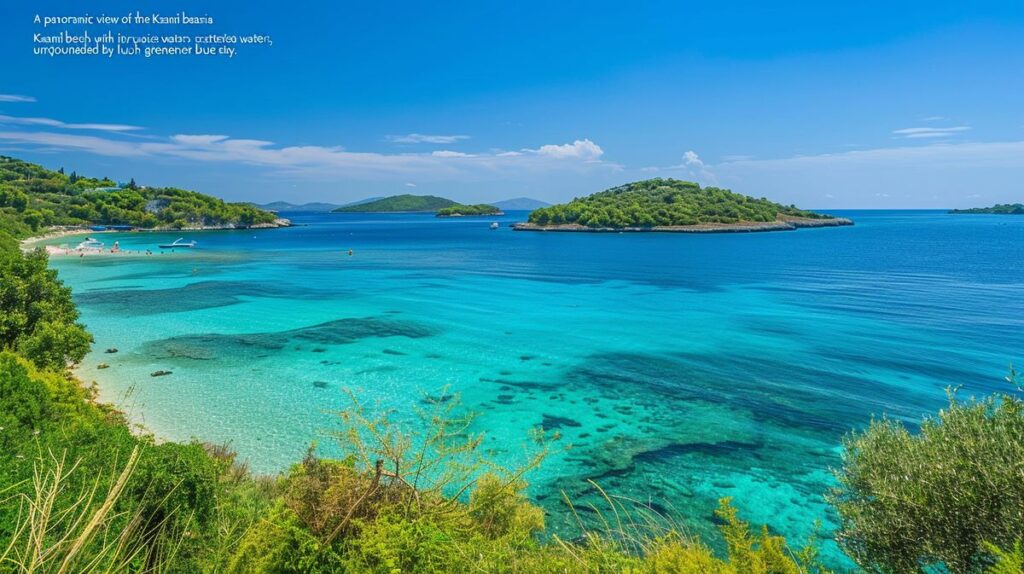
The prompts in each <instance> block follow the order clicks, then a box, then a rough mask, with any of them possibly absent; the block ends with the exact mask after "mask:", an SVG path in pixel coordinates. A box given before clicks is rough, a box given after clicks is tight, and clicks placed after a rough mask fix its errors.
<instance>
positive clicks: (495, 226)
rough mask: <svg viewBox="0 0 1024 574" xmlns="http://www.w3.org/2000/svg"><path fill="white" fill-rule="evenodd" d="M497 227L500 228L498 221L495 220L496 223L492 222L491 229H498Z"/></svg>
mask: <svg viewBox="0 0 1024 574" xmlns="http://www.w3.org/2000/svg"><path fill="white" fill-rule="evenodd" d="M497 228H498V222H497V221H495V222H494V223H492V224H491V229H497Z"/></svg>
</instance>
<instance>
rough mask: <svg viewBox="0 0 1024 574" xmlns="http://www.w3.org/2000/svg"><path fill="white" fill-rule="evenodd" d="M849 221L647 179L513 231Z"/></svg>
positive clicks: (781, 227)
mask: <svg viewBox="0 0 1024 574" xmlns="http://www.w3.org/2000/svg"><path fill="white" fill-rule="evenodd" d="M843 225H853V221H851V220H849V219H845V218H841V217H833V216H831V215H824V214H820V213H815V212H813V211H806V210H803V209H798V208H797V207H795V206H793V205H790V206H785V205H780V204H778V203H775V202H772V201H769V200H767V199H765V198H760V199H757V198H753V197H748V196H746V195H741V194H738V193H733V192H732V191H729V190H728V189H721V188H718V187H704V188H702V187H701V186H700V185H698V184H696V183H692V182H689V181H680V180H676V179H660V178H658V179H648V180H644V181H637V182H634V183H629V184H626V185H622V186H619V187H614V188H612V189H609V190H606V191H602V192H600V193H595V194H592V195H588V196H586V197H582V198H576V199H573V200H572V201H570V202H569V203H564V204H560V205H552V206H551V207H543V208H540V209H537V210H534V211H533V212H531V213H530V217H529V221H528V222H526V223H516V224H515V225H513V228H514V229H515V230H517V231H586V232H602V231H604V232H622V231H665V232H677V233H727V232H752V231H787V230H793V229H798V228H805V227H837V226H843Z"/></svg>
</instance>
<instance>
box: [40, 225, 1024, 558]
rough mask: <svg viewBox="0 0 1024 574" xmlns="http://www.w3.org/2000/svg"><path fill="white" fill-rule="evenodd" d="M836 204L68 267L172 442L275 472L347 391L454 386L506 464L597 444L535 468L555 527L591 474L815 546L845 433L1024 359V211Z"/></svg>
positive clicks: (450, 228) (260, 239) (925, 409)
mask: <svg viewBox="0 0 1024 574" xmlns="http://www.w3.org/2000/svg"><path fill="white" fill-rule="evenodd" d="M834 213H836V214H837V215H842V216H846V217H850V218H852V219H854V220H855V221H856V225H855V226H853V227H844V228H836V229H809V230H800V231H794V232H775V233H754V234H715V235H673V234H573V233H528V232H513V231H512V230H511V229H509V228H507V227H506V226H504V223H507V222H509V221H515V220H521V219H523V218H524V217H525V213H512V214H509V215H508V216H505V217H504V218H496V219H497V220H499V221H503V226H502V228H500V229H498V230H494V231H492V230H490V229H488V223H489V222H490V221H492V219H491V218H484V219H477V218H466V219H436V218H434V217H432V216H429V215H378V214H362V215H361V214H291V215H290V217H292V218H293V220H294V221H295V222H296V223H299V224H301V226H299V227H293V228H289V229H279V230H266V231H238V232H202V233H189V234H185V235H187V237H188V238H190V239H196V240H197V241H198V242H199V247H198V248H197V249H196V250H195V251H194V252H178V253H173V254H163V255H154V256H138V257H133V256H126V257H117V258H114V257H110V258H100V257H96V258H85V259H81V260H80V259H78V258H60V257H56V258H54V260H53V265H54V266H55V267H57V268H58V269H59V270H60V272H61V276H62V277H63V278H64V279H65V280H66V281H68V282H69V283H70V284H71V285H72V286H73V287H74V289H75V293H76V297H77V300H78V302H79V304H80V306H81V309H82V312H83V316H84V320H85V321H86V323H87V324H88V326H89V328H90V330H92V331H93V333H95V335H96V339H97V342H96V346H95V348H96V349H97V350H98V352H97V353H94V354H93V355H92V356H91V357H90V358H89V359H88V360H87V361H86V365H85V366H84V367H83V369H82V373H83V375H84V376H86V377H87V378H94V379H97V380H99V382H100V388H101V389H102V392H103V396H104V397H106V398H107V399H108V400H111V401H116V402H118V403H119V404H121V405H123V406H125V408H127V409H128V410H129V413H130V415H131V416H132V417H133V418H134V419H135V420H137V421H139V422H141V423H143V424H145V425H147V426H148V427H149V428H150V429H151V430H153V431H154V432H156V433H157V434H159V435H161V436H166V437H169V438H173V439H187V438H189V437H192V436H195V437H198V438H201V439H204V440H212V441H230V442H231V444H232V445H233V446H234V448H236V449H237V450H238V451H239V453H240V454H241V455H242V456H244V457H246V458H248V459H249V460H250V461H251V463H252V465H253V467H254V468H256V469H258V470H262V471H273V470H279V469H282V468H285V467H286V466H287V465H288V464H289V463H291V462H294V461H296V460H298V458H299V457H300V456H301V454H302V453H303V451H304V450H305V448H306V445H307V444H308V443H309V442H310V441H311V440H313V439H315V438H318V437H319V439H320V441H321V445H322V448H323V449H324V450H325V452H328V453H330V452H331V449H332V446H331V443H330V441H328V440H325V439H324V434H323V431H324V430H327V429H330V428H331V427H332V425H333V421H334V419H333V415H332V414H331V411H332V410H335V409H338V408H341V407H342V406H344V405H345V404H346V399H345V396H344V392H343V391H346V390H353V391H355V392H357V394H358V395H359V396H360V397H362V398H364V399H365V400H367V401H369V402H371V403H374V404H377V405H379V408H394V409H396V410H397V411H398V412H399V413H400V414H402V415H409V416H411V413H412V411H413V409H414V407H416V406H417V405H418V404H419V402H420V399H421V398H422V397H423V396H424V394H425V393H433V394H436V393H438V392H441V391H440V389H442V388H444V387H447V388H449V389H450V390H451V391H458V392H460V393H462V396H463V402H464V403H465V405H466V406H467V407H468V408H470V409H473V410H475V411H477V412H479V413H480V414H481V416H480V418H479V419H478V421H477V427H478V430H482V431H485V432H487V433H488V437H489V438H488V440H487V442H486V445H487V446H488V448H489V449H490V450H491V452H492V454H493V456H495V457H497V458H499V459H501V460H506V461H515V460H522V459H523V457H524V456H525V455H524V454H523V450H522V448H521V445H523V444H525V443H527V442H528V441H527V435H528V433H529V431H530V429H531V428H534V427H537V426H544V427H546V428H548V429H549V430H557V431H558V432H560V433H561V434H562V435H563V438H562V444H564V445H569V444H571V445H573V446H572V448H571V449H570V450H568V451H567V452H563V453H560V454H558V455H556V456H555V457H553V459H551V460H549V461H548V463H547V464H546V465H545V466H544V467H542V468H541V469H540V470H538V471H536V472H534V473H533V474H532V475H531V476H529V477H528V478H529V479H530V481H531V484H532V487H531V493H532V494H533V495H534V496H535V497H536V499H537V500H538V501H539V502H540V503H541V504H543V505H544V506H545V507H546V508H547V509H548V510H549V511H550V513H551V515H550V517H549V523H550V524H551V525H552V526H553V527H554V528H556V529H558V528H569V526H568V525H569V524H570V523H571V521H569V520H567V519H566V516H567V515H566V512H565V510H564V508H563V507H562V506H561V504H560V503H559V500H560V498H561V496H560V492H561V491H564V492H565V493H566V495H567V496H569V497H570V498H572V499H573V500H575V501H576V502H577V503H579V504H581V505H583V504H585V503H587V502H596V503H599V500H598V496H597V494H596V493H595V492H594V491H593V489H592V488H591V487H590V485H589V484H588V483H587V482H586V480H587V479H591V480H594V481H596V482H597V483H598V484H600V485H601V486H602V487H603V488H604V489H606V490H607V491H609V492H611V493H614V494H616V495H620V496H624V497H629V498H632V499H635V500H641V501H650V502H652V503H653V504H654V505H656V506H657V507H658V508H661V509H664V510H665V511H666V512H669V513H672V514H674V515H676V516H678V517H679V518H680V519H681V520H683V521H684V522H685V523H686V524H687V525H688V526H689V527H690V528H692V529H693V530H694V531H695V532H697V533H699V534H711V533H712V531H713V528H714V527H713V525H712V520H711V512H712V510H713V509H714V507H715V505H716V503H717V499H718V498H720V497H723V496H732V497H734V501H735V504H736V505H737V506H738V507H739V508H740V511H741V516H743V517H744V518H747V519H749V520H751V521H753V522H755V523H767V524H769V525H770V526H771V528H773V529H774V530H776V531H778V532H781V533H783V534H787V535H789V536H793V537H796V539H799V540H802V539H803V538H804V537H805V536H806V535H807V534H808V533H809V532H811V530H812V526H813V522H814V521H815V520H819V519H820V520H823V521H824V522H825V525H826V530H827V529H828V528H830V527H831V526H832V525H833V517H832V516H831V515H830V514H829V511H828V509H827V506H826V505H825V503H824V502H823V500H822V494H823V493H824V491H825V490H826V489H827V488H828V485H829V484H830V482H831V477H830V470H829V469H830V467H833V466H835V465H837V464H838V453H839V445H840V441H841V438H842V436H843V435H844V434H845V433H846V432H848V431H849V430H850V429H852V428H857V427H860V426H862V425H864V424H866V423H867V422H868V421H869V420H870V419H871V417H872V415H881V414H883V413H884V414H887V415H889V416H893V417H896V418H900V419H903V420H906V421H908V422H915V421H918V420H920V417H921V416H922V415H924V414H926V413H930V412H934V411H935V410H936V409H937V408H939V407H941V406H942V405H943V404H944V402H945V389H946V387H949V386H957V385H962V387H963V389H962V390H961V393H963V394H972V393H973V394H982V393H989V392H992V391H994V390H999V389H1000V388H1001V387H1002V385H1004V384H1005V383H1003V382H1002V377H1003V376H1004V375H1005V374H1006V371H1007V367H1008V365H1009V363H1010V362H1011V361H1013V360H1015V359H1017V360H1018V361H1019V360H1020V359H1021V353H1022V351H1024V334H1022V329H1021V326H1022V324H1024V265H1022V264H1021V263H1022V261H1024V217H1013V216H987V215H955V216H954V215H947V214H945V213H943V212H936V211H851V212H834ZM285 215H289V214H285ZM179 235H182V234H173V235H171V234H120V235H118V236H117V238H118V239H119V240H120V243H121V245H122V247H123V248H127V249H134V248H143V249H144V248H147V247H152V246H153V245H155V244H156V243H161V242H165V241H169V240H173V239H175V238H176V237H177V236H179ZM103 238H104V239H105V240H107V241H108V242H110V241H111V240H112V239H113V236H110V235H106V236H103ZM64 241H69V240H66V239H65V240H64ZM348 249H353V250H354V255H353V256H351V257H350V256H348V255H347V250H348ZM107 347H118V348H120V349H121V352H120V353H118V354H116V355H104V354H102V350H103V349H105V348H107ZM101 361H106V362H108V363H110V364H111V368H110V369H108V370H104V371H97V370H95V365H96V364H97V363H99V362H101ZM158 369H167V370H171V371H173V372H174V374H173V375H171V376H168V377H161V378H152V377H150V376H149V373H151V372H152V371H155V370H158ZM375 401H376V402H375ZM826 534H827V533H826ZM827 551H828V552H830V553H831V555H832V556H833V557H835V549H834V547H832V546H827Z"/></svg>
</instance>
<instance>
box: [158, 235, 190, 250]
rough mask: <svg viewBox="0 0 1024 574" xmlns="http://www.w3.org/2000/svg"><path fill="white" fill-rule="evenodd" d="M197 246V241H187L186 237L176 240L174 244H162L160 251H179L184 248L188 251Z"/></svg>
mask: <svg viewBox="0 0 1024 574" xmlns="http://www.w3.org/2000/svg"><path fill="white" fill-rule="evenodd" d="M195 246H196V242H195V241H185V238H184V237H179V238H177V239H175V240H174V242H173V243H161V244H160V245H159V246H158V247H160V249H177V248H179V247H180V248H184V249H188V248H192V247H195Z"/></svg>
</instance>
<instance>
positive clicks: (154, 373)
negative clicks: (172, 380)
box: [149, 371, 171, 377]
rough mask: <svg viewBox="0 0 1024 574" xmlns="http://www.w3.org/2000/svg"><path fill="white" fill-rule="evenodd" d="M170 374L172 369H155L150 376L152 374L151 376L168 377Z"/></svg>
mask: <svg viewBox="0 0 1024 574" xmlns="http://www.w3.org/2000/svg"><path fill="white" fill-rule="evenodd" d="M169 374H171V371H153V372H152V373H150V374H149V376H151V377H166V376H167V375H169Z"/></svg>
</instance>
